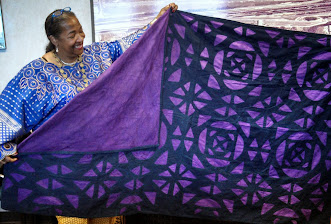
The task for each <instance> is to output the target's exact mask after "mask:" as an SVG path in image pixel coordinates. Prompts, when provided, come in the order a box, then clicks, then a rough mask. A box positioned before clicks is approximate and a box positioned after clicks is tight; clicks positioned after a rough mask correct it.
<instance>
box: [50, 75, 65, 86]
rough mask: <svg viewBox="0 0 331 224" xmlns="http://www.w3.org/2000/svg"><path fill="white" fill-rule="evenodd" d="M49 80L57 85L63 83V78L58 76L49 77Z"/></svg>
mask: <svg viewBox="0 0 331 224" xmlns="http://www.w3.org/2000/svg"><path fill="white" fill-rule="evenodd" d="M49 80H50V81H51V82H53V83H55V84H59V83H61V82H62V78H61V77H60V76H59V75H58V74H53V75H51V76H50V77H49Z"/></svg>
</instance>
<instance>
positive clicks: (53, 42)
mask: <svg viewBox="0 0 331 224" xmlns="http://www.w3.org/2000/svg"><path fill="white" fill-rule="evenodd" d="M48 39H49V40H50V41H51V42H52V44H53V45H54V46H57V45H58V43H57V39H56V38H55V37H54V36H53V35H50V36H49V37H48Z"/></svg>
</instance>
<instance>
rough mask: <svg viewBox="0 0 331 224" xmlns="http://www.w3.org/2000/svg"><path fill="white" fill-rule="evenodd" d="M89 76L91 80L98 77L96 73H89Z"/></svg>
mask: <svg viewBox="0 0 331 224" xmlns="http://www.w3.org/2000/svg"><path fill="white" fill-rule="evenodd" d="M87 78H88V79H91V80H94V79H96V77H95V75H94V74H93V73H90V74H88V75H87Z"/></svg>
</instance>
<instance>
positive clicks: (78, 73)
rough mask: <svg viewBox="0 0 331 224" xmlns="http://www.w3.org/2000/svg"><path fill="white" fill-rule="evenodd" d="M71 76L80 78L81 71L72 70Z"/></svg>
mask: <svg viewBox="0 0 331 224" xmlns="http://www.w3.org/2000/svg"><path fill="white" fill-rule="evenodd" d="M72 76H73V77H74V78H76V79H81V78H82V73H81V72H79V71H77V70H76V71H73V72H72Z"/></svg>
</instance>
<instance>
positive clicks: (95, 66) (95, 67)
mask: <svg viewBox="0 0 331 224" xmlns="http://www.w3.org/2000/svg"><path fill="white" fill-rule="evenodd" d="M92 69H93V70H94V71H98V70H100V65H99V63H94V64H93V65H92Z"/></svg>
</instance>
